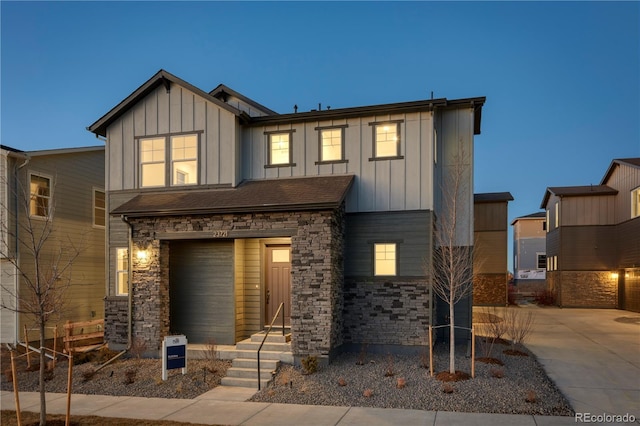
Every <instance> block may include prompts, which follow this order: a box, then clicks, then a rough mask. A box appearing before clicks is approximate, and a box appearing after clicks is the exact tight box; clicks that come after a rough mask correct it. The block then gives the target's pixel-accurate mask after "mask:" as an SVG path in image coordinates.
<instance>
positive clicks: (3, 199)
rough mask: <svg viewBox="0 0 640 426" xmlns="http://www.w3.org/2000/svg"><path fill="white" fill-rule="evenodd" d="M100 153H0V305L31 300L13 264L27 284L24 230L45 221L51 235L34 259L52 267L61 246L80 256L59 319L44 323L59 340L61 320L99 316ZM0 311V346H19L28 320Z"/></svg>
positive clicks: (29, 257)
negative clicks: (72, 248)
mask: <svg viewBox="0 0 640 426" xmlns="http://www.w3.org/2000/svg"><path fill="white" fill-rule="evenodd" d="M104 152H105V150H104V147H101V146H99V147H86V148H68V149H55V150H46V151H20V150H17V149H13V148H9V147H7V146H1V147H0V153H1V156H0V157H1V159H0V174H1V176H0V179H1V182H0V183H1V185H0V212H1V215H2V224H3V226H2V227H1V228H2V229H1V230H0V232H2V238H1V239H0V241H1V242H2V246H1V247H0V254H1V257H2V258H1V259H0V260H1V261H2V265H1V266H2V270H1V274H0V284H1V288H2V294H1V297H2V303H3V304H5V305H7V306H12V307H15V306H16V303H18V305H19V304H20V299H23V300H24V299H27V298H29V297H30V295H31V293H30V292H29V291H28V290H27V288H26V286H25V283H24V281H23V278H22V276H21V274H20V272H19V271H18V270H17V269H16V268H15V267H14V264H15V263H16V262H17V263H18V264H19V268H20V270H21V271H22V272H24V273H26V274H28V275H29V276H30V277H33V274H34V270H35V269H34V266H33V254H32V253H30V248H29V247H30V245H29V243H28V240H29V237H30V235H29V234H28V233H27V231H26V229H27V227H26V226H25V225H26V222H27V221H28V220H30V221H32V223H33V224H34V225H35V226H36V227H38V226H41V225H42V224H44V223H45V221H46V220H47V219H49V220H50V221H51V222H50V223H51V225H52V227H51V230H52V233H51V235H50V236H49V237H48V238H47V240H46V243H45V244H44V248H43V251H42V253H41V256H40V260H41V261H44V262H53V261H52V260H51V259H53V258H55V257H56V256H57V255H59V253H60V247H64V246H66V245H67V244H68V243H70V244H73V245H74V246H75V247H77V248H78V249H79V250H80V254H79V256H78V257H77V258H76V259H75V260H74V262H73V266H72V268H71V281H70V286H69V288H68V289H67V290H66V291H65V293H64V302H63V303H62V304H61V305H60V318H56V319H54V320H52V321H51V322H50V323H49V324H48V326H49V327H54V326H58V329H59V332H60V334H62V333H64V329H63V328H62V325H63V323H64V321H66V320H70V321H88V320H91V319H98V318H102V317H103V314H104V302H103V299H104V289H105V260H104V247H105V219H106V214H105V213H106V210H105V204H104V201H105V192H104V164H105V163H104ZM27 204H28V207H27ZM32 248H33V245H31V249H32ZM52 264H53V263H49V264H48V265H47V266H50V265H52ZM16 294H17V295H18V300H16V297H15V296H16ZM18 307H20V306H18ZM1 312H2V327H1V328H2V343H17V342H23V341H24V337H25V336H24V328H25V327H26V328H27V329H31V328H33V327H34V324H33V323H32V321H33V320H32V319H29V318H28V317H26V316H24V315H18V314H16V313H15V312H14V311H11V310H9V309H2V310H1ZM47 336H48V337H52V329H49V328H48V329H47ZM37 338H38V332H37V331H32V332H31V331H30V332H29V340H32V339H33V340H36V339H37Z"/></svg>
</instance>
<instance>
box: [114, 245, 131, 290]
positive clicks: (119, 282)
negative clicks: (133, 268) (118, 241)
mask: <svg viewBox="0 0 640 426" xmlns="http://www.w3.org/2000/svg"><path fill="white" fill-rule="evenodd" d="M123 255H124V256H126V257H125V258H124V262H123V263H121V260H122V256H123ZM115 263H116V264H115V272H116V275H115V284H116V295H118V296H127V295H128V294H129V282H130V279H129V275H130V274H129V249H128V248H126V247H117V248H116V262H115ZM123 276H124V277H126V280H125V279H122V277H123ZM125 289H126V292H125V291H124V290H125Z"/></svg>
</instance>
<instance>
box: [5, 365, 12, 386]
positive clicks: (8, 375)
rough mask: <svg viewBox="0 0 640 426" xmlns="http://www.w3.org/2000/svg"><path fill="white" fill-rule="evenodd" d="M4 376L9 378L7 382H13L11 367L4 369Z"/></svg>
mask: <svg viewBox="0 0 640 426" xmlns="http://www.w3.org/2000/svg"><path fill="white" fill-rule="evenodd" d="M4 377H5V378H6V379H7V382H9V383H11V382H13V371H11V369H10V368H7V369H6V370H4Z"/></svg>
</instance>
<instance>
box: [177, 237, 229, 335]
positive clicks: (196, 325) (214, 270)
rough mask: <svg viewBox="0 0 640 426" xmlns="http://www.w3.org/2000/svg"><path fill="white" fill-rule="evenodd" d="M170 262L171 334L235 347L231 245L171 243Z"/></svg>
mask: <svg viewBox="0 0 640 426" xmlns="http://www.w3.org/2000/svg"><path fill="white" fill-rule="evenodd" d="M169 259H170V260H169V268H170V269H169V311H170V319H169V320H170V324H169V328H170V330H171V333H173V334H184V335H185V336H186V337H187V339H188V341H189V343H209V342H210V341H211V340H212V339H213V340H214V341H215V343H216V344H222V345H232V344H235V312H234V306H235V303H234V294H233V241H219V240H215V241H211V240H196V241H172V242H171V245H170V248H169Z"/></svg>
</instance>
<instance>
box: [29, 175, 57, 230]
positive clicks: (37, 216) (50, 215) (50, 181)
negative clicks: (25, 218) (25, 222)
mask: <svg viewBox="0 0 640 426" xmlns="http://www.w3.org/2000/svg"><path fill="white" fill-rule="evenodd" d="M33 176H37V177H39V178H42V179H46V180H47V181H48V182H49V196H48V197H47V198H46V199H47V214H46V215H45V216H41V215H39V214H32V213H31V203H32V202H33V201H34V200H33V197H32V193H31V178H32V177H33ZM38 197H42V196H38ZM52 203H53V177H52V176H51V175H48V174H46V173H40V172H36V171H31V170H30V171H29V217H30V218H32V219H38V220H48V219H51V218H52V214H51V206H52Z"/></svg>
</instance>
